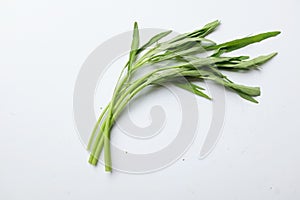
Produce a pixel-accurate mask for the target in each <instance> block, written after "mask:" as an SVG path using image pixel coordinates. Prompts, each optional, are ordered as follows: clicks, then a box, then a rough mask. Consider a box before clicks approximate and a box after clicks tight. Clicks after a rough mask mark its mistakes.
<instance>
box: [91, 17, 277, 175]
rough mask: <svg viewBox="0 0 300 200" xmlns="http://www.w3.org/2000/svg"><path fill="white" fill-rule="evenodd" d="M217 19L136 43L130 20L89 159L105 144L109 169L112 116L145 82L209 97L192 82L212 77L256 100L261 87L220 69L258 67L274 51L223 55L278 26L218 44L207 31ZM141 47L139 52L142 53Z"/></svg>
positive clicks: (262, 37) (94, 162)
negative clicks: (124, 56) (121, 62)
mask: <svg viewBox="0 0 300 200" xmlns="http://www.w3.org/2000/svg"><path fill="white" fill-rule="evenodd" d="M219 25H220V22H219V21H213V22H211V23H208V24H206V25H205V26H204V27H203V28H201V29H199V30H196V31H193V32H190V33H184V34H180V35H178V36H176V37H174V38H173V39H170V40H167V41H165V42H159V41H160V40H161V39H162V38H164V37H166V36H167V35H169V34H170V33H171V31H165V32H161V33H159V34H157V35H155V36H153V37H152V38H151V39H150V40H149V41H148V42H147V43H145V44H144V45H142V46H141V47H140V44H139V43H140V39H139V29H138V25H137V23H136V22H135V23H134V30H133V39H132V44H131V51H130V55H129V60H128V62H127V63H126V64H125V66H124V68H123V70H122V72H121V75H120V77H119V79H118V82H117V85H116V87H115V89H114V93H113V96H112V98H111V101H110V102H109V104H108V105H107V106H106V107H105V109H104V110H103V111H102V113H101V115H100V117H99V119H98V121H97V123H96V125H95V127H94V129H93V131H92V134H91V137H90V140H89V143H88V146H87V148H88V150H90V151H91V153H90V158H89V163H91V164H92V165H97V163H98V159H99V157H100V155H101V152H102V150H103V149H104V160H105V170H106V171H111V170H112V163H111V152H110V135H111V129H112V127H113V125H114V123H115V120H116V119H117V118H118V116H119V115H120V114H121V113H122V111H123V110H124V108H125V107H126V106H127V105H128V103H129V102H130V100H131V99H132V98H134V97H135V96H136V95H137V94H138V93H139V92H140V91H141V90H143V89H144V88H146V87H148V86H151V85H160V84H163V83H167V82H168V83H171V84H174V85H175V86H177V87H180V88H182V89H185V90H187V91H189V92H191V93H193V94H195V95H198V96H201V97H204V98H206V99H209V100H211V97H209V96H208V95H207V94H205V93H204V90H205V89H204V88H202V87H200V86H198V85H197V84H195V82H196V81H198V82H201V81H204V80H210V81H213V82H215V83H217V84H220V85H223V86H224V87H226V88H228V89H230V90H231V91H233V92H236V93H237V94H238V95H239V96H240V97H242V98H244V99H246V100H248V101H250V102H253V103H258V102H257V100H255V99H254V97H257V96H259V95H260V88H259V87H252V86H245V85H241V84H236V83H234V82H233V81H231V80H230V79H229V78H228V77H227V76H226V75H224V74H223V73H222V72H221V70H227V71H228V70H229V71H233V72H238V71H241V70H242V71H249V70H251V69H256V68H257V67H258V66H260V65H262V64H263V63H265V62H267V61H268V60H270V59H272V58H273V57H274V56H276V55H277V53H271V54H269V55H263V56H258V57H256V58H253V59H250V58H249V56H244V55H243V56H235V57H228V56H227V57H224V56H221V55H222V54H223V53H229V52H231V51H234V50H237V49H240V48H243V47H245V46H248V45H250V44H253V43H257V42H260V41H262V40H265V39H267V38H270V37H274V36H277V35H278V34H279V33H280V32H279V31H273V32H266V33H261V34H258V35H254V36H250V37H245V38H241V39H237V40H233V41H229V42H225V43H221V44H216V43H215V42H213V41H212V40H209V39H207V38H205V37H206V36H207V35H209V34H210V33H211V32H213V31H214V30H216V28H217V27H218V26H219ZM205 51H208V52H212V53H211V54H210V56H207V57H201V53H203V52H205ZM141 53H143V54H142V55H141ZM154 64H160V66H158V67H157V68H156V69H154V70H153V71H151V72H148V73H147V74H144V75H143V76H142V77H137V78H136V77H135V78H134V79H133V76H135V75H136V71H138V70H139V69H143V68H145V67H146V66H148V65H154ZM126 69H127V70H126ZM182 79H183V80H184V81H182Z"/></svg>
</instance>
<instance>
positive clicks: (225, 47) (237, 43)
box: [207, 31, 280, 56]
mask: <svg viewBox="0 0 300 200" xmlns="http://www.w3.org/2000/svg"><path fill="white" fill-rule="evenodd" d="M278 34H280V32H279V31H273V32H267V33H261V34H258V35H254V36H250V37H245V38H241V39H237V40H233V41H230V42H225V43H223V44H218V45H215V46H212V47H208V48H207V50H217V52H216V54H215V55H214V56H220V55H221V54H222V53H226V52H231V51H234V50H237V49H240V48H242V47H245V46H248V45H250V44H253V43H256V42H260V41H262V40H265V39H267V38H270V37H275V36H277V35H278Z"/></svg>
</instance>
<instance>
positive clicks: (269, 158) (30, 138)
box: [0, 0, 300, 200]
mask: <svg viewBox="0 0 300 200" xmlns="http://www.w3.org/2000/svg"><path fill="white" fill-rule="evenodd" d="M299 8H300V3H299V1H296V0H285V1H278V0H267V1H259V0H252V1H240V0H236V1H234V0H227V1H215V0H212V1H191V0H185V1H182V2H179V1H169V0H168V1H161V0H152V1H145V2H142V1H132V0H128V1H114V0H111V1H99V0H98V1H92V0H86V1H57V0H51V1H50V0H27V1H17V0H2V1H1V3H0V94H1V98H0V135H1V139H0V162H1V163H0V199H5V200H10V199H13V200H15V199H49V200H50V199H104V198H106V199H171V198H172V199H201V198H202V199H206V200H209V199H213V200H217V199H226V200H227V199H228V200H229V199H230V200H234V199H249V200H250V199H251V200H252V199H265V200H275V199H299V198H300V173H299V169H300V156H299V151H300V145H299V144H298V143H299V141H300V131H299V128H298V125H299V122H300V121H299V110H300V105H299V103H298V102H299V97H300V95H299V89H300V79H299V74H300V67H299V63H298V61H297V58H298V57H299V55H298V45H299V39H298V38H299V35H300V31H299V28H298V26H299V25H298V23H296V22H297V21H299V19H300V16H299V13H298V12H299ZM215 19H220V20H221V21H222V26H221V28H220V29H219V30H218V31H217V33H215V34H213V35H212V36H211V37H210V38H212V39H214V40H216V41H224V40H229V39H234V38H237V37H240V36H245V35H249V34H254V33H259V32H263V31H269V30H281V31H282V34H281V35H280V36H279V37H277V38H275V39H270V40H268V41H265V42H263V43H261V44H257V45H254V46H251V47H249V48H246V49H244V50H243V51H241V52H243V53H244V54H246V53H247V54H250V55H259V54H264V53H270V52H273V51H278V52H279V55H278V56H277V57H276V58H275V59H273V60H272V61H271V62H269V63H268V64H267V65H265V66H264V67H263V70H261V71H255V72H252V73H250V74H243V75H232V76H231V77H233V79H234V80H236V81H237V82H242V83H245V84H250V85H260V86H261V87H262V96H261V97H259V98H258V100H259V101H260V104H259V105H254V104H251V103H248V102H246V101H244V100H241V99H240V98H239V97H238V96H237V95H235V94H232V93H227V98H226V121H225V124H224V128H223V135H222V137H221V139H220V141H219V143H218V145H217V146H216V148H215V150H214V152H213V153H212V154H210V155H209V156H208V157H207V158H206V159H204V160H199V159H198V157H197V154H198V153H199V149H200V146H199V145H200V144H201V140H198V141H196V142H195V144H193V146H192V148H191V149H190V151H189V152H188V153H187V154H186V155H185V161H184V162H182V161H178V162H177V163H175V164H174V165H172V166H170V167H168V168H166V169H164V170H161V171H159V172H156V173H152V174H144V175H131V174H122V173H118V172H114V173H112V174H107V173H105V172H104V171H103V167H102V166H99V167H97V168H93V167H91V166H90V165H89V164H88V163H87V158H88V153H87V152H86V151H85V150H84V148H83V146H82V144H81V143H80V139H79V138H78V136H77V132H76V129H75V128H74V122H73V110H72V109H73V108H72V97H73V89H74V83H75V80H76V76H77V74H78V72H79V70H80V67H81V64H82V63H83V62H84V60H85V59H86V58H87V56H88V55H89V54H90V53H91V52H92V51H93V50H94V49H95V48H96V47H97V46H98V45H100V44H101V43H102V42H104V41H105V40H107V39H109V38H110V37H111V36H113V35H116V34H119V33H121V32H124V31H128V30H130V29H131V28H132V24H133V22H134V21H138V22H139V25H140V27H144V28H164V29H173V30H176V31H178V32H185V31H190V30H193V29H197V28H199V27H201V26H202V25H204V24H205V23H207V22H209V21H212V20H215ZM200 101H203V100H200ZM203 116H204V117H205V113H204V114H203Z"/></svg>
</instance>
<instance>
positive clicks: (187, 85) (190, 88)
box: [175, 82, 212, 100]
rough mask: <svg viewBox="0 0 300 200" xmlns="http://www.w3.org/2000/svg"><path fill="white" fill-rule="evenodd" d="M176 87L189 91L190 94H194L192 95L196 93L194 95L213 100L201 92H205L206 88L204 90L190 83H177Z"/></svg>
mask: <svg viewBox="0 0 300 200" xmlns="http://www.w3.org/2000/svg"><path fill="white" fill-rule="evenodd" d="M175 85H176V86H177V87H180V88H182V89H185V90H187V91H189V92H192V93H194V94H196V95H198V96H201V97H204V98H206V99H208V100H211V99H212V98H211V97H210V96H208V95H207V94H205V93H204V92H202V91H201V90H204V88H202V87H200V86H198V85H196V84H193V83H190V82H188V83H175Z"/></svg>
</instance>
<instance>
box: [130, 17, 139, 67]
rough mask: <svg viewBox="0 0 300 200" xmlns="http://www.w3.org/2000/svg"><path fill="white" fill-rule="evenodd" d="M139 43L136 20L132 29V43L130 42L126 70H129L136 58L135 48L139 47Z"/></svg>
mask: <svg viewBox="0 0 300 200" xmlns="http://www.w3.org/2000/svg"><path fill="white" fill-rule="evenodd" d="M139 43H140V35H139V28H138V24H137V22H135V23H134V29H133V37H132V43H131V50H130V55H129V64H128V71H130V70H131V67H132V64H133V63H134V61H135V60H136V57H137V50H138V48H139Z"/></svg>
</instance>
